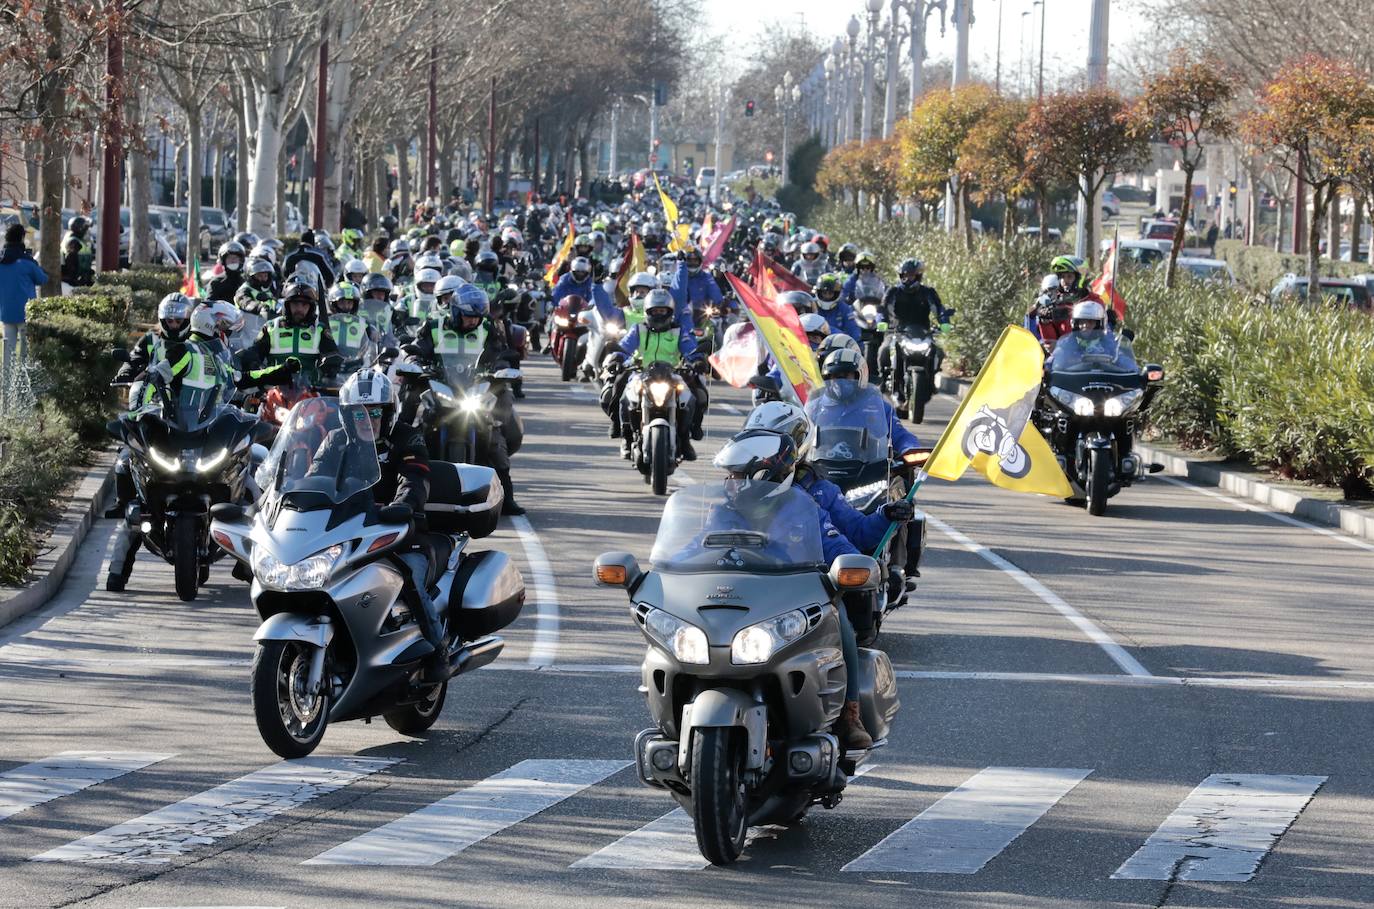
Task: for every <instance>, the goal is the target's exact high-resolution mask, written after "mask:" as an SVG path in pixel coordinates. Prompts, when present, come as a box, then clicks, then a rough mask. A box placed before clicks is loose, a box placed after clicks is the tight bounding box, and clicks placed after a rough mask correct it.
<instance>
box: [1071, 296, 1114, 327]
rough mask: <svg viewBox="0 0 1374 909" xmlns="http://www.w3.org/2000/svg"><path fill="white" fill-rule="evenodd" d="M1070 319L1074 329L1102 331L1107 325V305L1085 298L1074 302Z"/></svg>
mask: <svg viewBox="0 0 1374 909" xmlns="http://www.w3.org/2000/svg"><path fill="white" fill-rule="evenodd" d="M1069 319H1070V324H1072V325H1073V330H1074V331H1091V330H1093V329H1096V330H1097V331H1101V330H1102V329H1104V328H1106V327H1107V307H1105V306H1103V305H1102V304H1101V303H1099V302H1097V301H1096V300H1083V301H1081V302H1079V303H1075V304H1074V306H1073V312H1072V313H1071V314H1070V316H1069ZM1080 323H1096V324H1092V325H1089V324H1080Z"/></svg>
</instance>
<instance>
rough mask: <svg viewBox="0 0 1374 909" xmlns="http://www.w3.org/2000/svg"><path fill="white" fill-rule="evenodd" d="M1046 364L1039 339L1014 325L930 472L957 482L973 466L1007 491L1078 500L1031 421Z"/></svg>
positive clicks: (940, 447) (952, 423)
mask: <svg viewBox="0 0 1374 909" xmlns="http://www.w3.org/2000/svg"><path fill="white" fill-rule="evenodd" d="M1044 363H1045V353H1044V350H1043V349H1042V348H1041V347H1040V342H1039V341H1037V340H1036V339H1035V336H1034V335H1032V334H1031V333H1030V332H1028V331H1026V330H1025V329H1024V328H1021V327H1019V326H1016V325H1008V326H1007V327H1006V329H1005V330H1004V331H1003V332H1002V337H1000V338H998V339H997V344H996V346H995V347H993V349H992V353H991V354H990V355H989V356H988V359H987V362H986V363H984V364H983V369H982V371H981V372H979V373H978V378H976V379H974V381H973V387H972V388H970V389H969V392H968V396H967V397H965V398H964V400H963V403H961V404H960V405H959V409H958V410H957V411H955V413H954V419H952V420H950V421H949V425H948V426H947V427H945V431H944V434H943V435H941V436H940V441H939V442H937V443H936V444H935V449H934V450H933V451H932V452H931V453H930V458H929V460H927V461H926V466H925V470H926V473H928V474H930V475H931V476H933V477H939V478H941V479H942V480H957V479H959V478H960V477H961V476H963V475H964V471H966V470H967V469H968V468H969V466H970V465H972V466H973V468H974V469H975V470H977V471H978V472H979V473H981V474H983V475H984V476H985V477H987V478H988V479H989V480H991V481H992V482H993V483H994V484H996V485H997V486H1001V487H1002V488H1003V489H1010V490H1013V491H1015V492H1032V493H1038V494H1039V495H1046V496H1058V497H1059V498H1065V499H1066V498H1069V497H1070V496H1072V495H1073V488H1072V487H1070V486H1069V481H1068V480H1067V479H1066V478H1065V476H1064V471H1063V470H1061V469H1060V467H1059V462H1058V461H1057V460H1056V459H1055V457H1054V452H1052V451H1051V450H1050V446H1049V444H1048V443H1047V442H1046V441H1045V439H1044V437H1043V436H1041V435H1040V431H1039V430H1038V429H1036V428H1035V424H1034V423H1032V422H1031V419H1030V418H1031V413H1032V412H1033V411H1034V409H1035V399H1036V397H1037V396H1038V395H1039V393H1040V380H1041V376H1042V375H1043V371H1044Z"/></svg>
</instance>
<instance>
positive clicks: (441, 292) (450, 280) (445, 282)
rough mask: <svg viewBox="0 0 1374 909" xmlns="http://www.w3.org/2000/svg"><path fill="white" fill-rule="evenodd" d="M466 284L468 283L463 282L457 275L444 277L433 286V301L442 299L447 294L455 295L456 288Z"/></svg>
mask: <svg viewBox="0 0 1374 909" xmlns="http://www.w3.org/2000/svg"><path fill="white" fill-rule="evenodd" d="M466 283H468V282H466V281H464V280H463V279H462V278H460V277H458V276H457V275H444V276H443V277H442V278H440V279H439V281H438V282H437V283H436V284H435V285H434V297H435V299H443V298H444V297H446V296H448V295H449V294H453V293H457V292H458V288H460V287H462V286H463V285H464V284H466Z"/></svg>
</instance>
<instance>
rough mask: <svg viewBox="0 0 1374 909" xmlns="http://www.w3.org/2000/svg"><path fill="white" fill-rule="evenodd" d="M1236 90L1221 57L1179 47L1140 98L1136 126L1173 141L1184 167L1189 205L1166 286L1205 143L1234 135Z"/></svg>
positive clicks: (1182, 214)
mask: <svg viewBox="0 0 1374 909" xmlns="http://www.w3.org/2000/svg"><path fill="white" fill-rule="evenodd" d="M1235 95H1236V90H1235V81H1234V78H1233V77H1232V76H1231V74H1230V73H1229V72H1228V71H1227V70H1226V68H1225V67H1223V66H1222V65H1221V64H1220V63H1218V62H1217V61H1216V60H1215V59H1201V60H1194V59H1191V58H1190V57H1189V56H1188V55H1187V54H1186V53H1185V52H1182V51H1177V52H1175V53H1174V54H1173V55H1171V57H1170V60H1169V66H1168V68H1167V69H1166V70H1164V72H1162V73H1159V74H1157V75H1154V76H1151V77H1149V78H1147V79H1146V80H1145V91H1144V93H1143V94H1142V95H1141V97H1140V100H1139V101H1137V102H1136V111H1135V113H1136V116H1135V122H1134V123H1133V124H1132V128H1133V129H1134V130H1135V131H1136V133H1137V134H1140V135H1141V136H1142V137H1143V138H1150V137H1155V136H1157V137H1158V138H1160V139H1162V140H1163V141H1165V142H1167V143H1169V144H1170V145H1171V146H1173V148H1174V150H1175V151H1176V153H1177V154H1178V161H1179V166H1180V167H1182V169H1183V208H1182V210H1181V211H1180V212H1179V219H1178V226H1177V227H1175V228H1174V243H1173V247H1172V248H1171V249H1170V250H1169V265H1168V268H1167V269H1166V270H1165V272H1164V286H1165V287H1173V286H1174V272H1175V269H1176V268H1177V267H1178V251H1179V250H1180V249H1181V248H1182V247H1183V232H1184V230H1185V229H1186V227H1187V224H1188V215H1189V211H1190V209H1191V208H1192V204H1193V175H1194V174H1195V173H1196V172H1197V169H1198V167H1199V166H1200V165H1201V164H1202V161H1203V157H1204V154H1205V150H1204V148H1203V143H1204V142H1206V141H1208V140H1217V139H1224V138H1227V137H1229V136H1230V135H1231V133H1232V131H1233V130H1234V128H1235V123H1234V121H1233V120H1232V117H1231V105H1232V103H1233V102H1234V100H1235Z"/></svg>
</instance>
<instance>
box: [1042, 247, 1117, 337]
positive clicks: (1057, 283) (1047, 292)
mask: <svg viewBox="0 0 1374 909" xmlns="http://www.w3.org/2000/svg"><path fill="white" fill-rule="evenodd" d="M1051 278H1053V279H1054V283H1053V284H1051V281H1050V279H1051ZM1043 286H1044V288H1045V289H1044V291H1043V292H1042V293H1041V294H1040V296H1039V297H1037V298H1036V300H1035V302H1034V303H1032V304H1031V306H1030V309H1028V310H1027V311H1026V321H1025V323H1024V324H1025V327H1026V330H1028V331H1029V332H1030V333H1031V334H1033V335H1035V337H1036V338H1040V339H1041V340H1049V339H1046V338H1041V335H1040V319H1039V316H1040V315H1041V313H1042V312H1045V311H1047V310H1053V309H1055V308H1058V307H1072V306H1074V305H1075V304H1077V303H1081V302H1083V301H1084V300H1090V301H1092V302H1094V303H1098V304H1102V302H1103V301H1102V298H1101V297H1099V296H1098V295H1097V294H1096V293H1094V292H1093V290H1092V288H1090V287H1089V286H1088V276H1087V263H1085V262H1084V261H1083V260H1082V259H1081V258H1079V257H1078V256H1055V257H1054V259H1053V260H1052V261H1051V262H1050V274H1049V275H1046V276H1045V281H1044V284H1043ZM1106 318H1107V324H1108V326H1109V327H1112V328H1115V327H1116V311H1115V310H1108V311H1107V317H1106Z"/></svg>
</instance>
